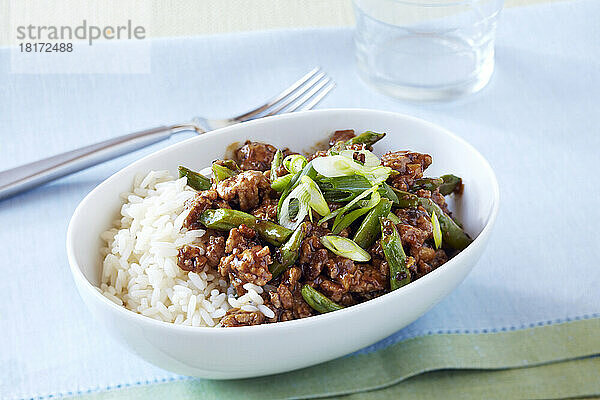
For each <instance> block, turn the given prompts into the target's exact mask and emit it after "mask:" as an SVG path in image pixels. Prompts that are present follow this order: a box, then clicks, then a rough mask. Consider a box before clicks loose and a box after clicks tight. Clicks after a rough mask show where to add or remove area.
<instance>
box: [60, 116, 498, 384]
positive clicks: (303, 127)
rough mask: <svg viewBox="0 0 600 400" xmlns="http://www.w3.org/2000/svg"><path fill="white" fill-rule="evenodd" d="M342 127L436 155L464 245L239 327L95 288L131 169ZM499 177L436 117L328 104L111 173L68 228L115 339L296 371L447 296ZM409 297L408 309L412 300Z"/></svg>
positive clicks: (191, 364) (94, 307) (368, 339)
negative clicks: (158, 311) (366, 290)
mask: <svg viewBox="0 0 600 400" xmlns="http://www.w3.org/2000/svg"><path fill="white" fill-rule="evenodd" d="M338 129H354V130H356V131H357V132H362V131H365V130H374V131H378V132H387V134H388V135H387V136H386V137H385V139H384V140H382V141H381V142H380V143H378V144H377V145H376V146H375V152H376V153H379V154H381V153H382V152H385V151H387V150H404V149H411V150H415V151H419V152H424V153H428V154H431V155H432V156H433V164H432V166H431V167H430V168H429V169H428V170H427V174H428V175H430V176H437V175H440V174H443V173H453V174H456V175H459V176H461V177H462V178H463V180H464V183H465V192H464V194H463V195H462V197H460V198H459V200H458V201H456V204H451V207H452V209H453V210H455V213H456V215H457V216H458V218H459V219H460V220H461V221H462V222H463V224H464V227H465V229H466V231H467V232H468V233H469V234H470V235H471V236H472V237H474V238H475V241H474V242H473V243H472V244H471V245H469V247H468V248H467V249H465V250H464V251H463V252H461V253H460V254H458V255H457V256H456V257H454V258H453V259H452V260H450V261H449V262H448V263H446V264H444V265H443V266H441V267H440V268H438V269H436V270H435V271H433V272H431V273H430V274H428V275H426V276H425V277H423V278H421V279H419V280H417V281H415V282H413V283H411V284H409V285H407V286H405V287H403V288H400V289H398V290H396V291H394V292H392V293H388V294H386V295H384V296H381V297H378V298H376V299H374V300H370V301H367V302H365V303H362V304H358V305H355V306H352V307H348V308H346V309H344V310H340V311H336V312H333V313H329V314H324V315H319V316H315V317H311V318H305V319H301V320H295V321H288V322H282V323H276V324H267V325H259V326H250V327H239V328H199V327H190V326H178V325H174V324H169V323H165V322H159V321H156V320H154V319H151V318H148V317H145V316H142V315H139V314H136V313H134V312H132V311H129V310H127V309H125V308H124V307H120V306H117V305H116V304H114V303H112V302H111V301H110V300H108V299H106V298H105V297H103V296H102V295H101V294H100V293H99V292H98V291H97V290H96V289H95V288H94V286H95V285H97V284H98V282H99V279H100V271H101V256H100V253H99V249H100V247H101V240H100V238H99V235H100V233H101V232H103V231H104V230H106V229H107V228H109V227H110V224H111V221H112V220H114V219H115V217H117V216H118V213H119V210H120V206H121V200H120V199H119V193H121V192H124V191H127V190H129V189H130V187H131V185H132V182H133V178H134V175H135V174H136V173H139V172H147V171H149V170H163V169H168V170H170V171H171V172H172V173H173V174H174V176H175V174H176V173H177V166H178V165H186V166H188V167H190V168H197V169H200V168H203V167H206V166H208V165H209V163H210V162H211V161H212V160H214V159H216V158H219V157H222V156H223V154H224V150H225V148H226V147H227V145H229V144H231V143H232V142H243V141H245V140H247V139H251V140H256V141H265V142H268V143H272V144H273V145H275V146H278V147H286V146H287V147H290V148H291V149H294V150H297V151H298V150H299V151H302V150H310V149H311V147H312V146H314V144H315V143H316V142H319V141H323V139H324V138H326V137H328V135H329V134H330V133H332V132H333V131H335V130H338ZM498 200H499V195H498V183H497V181H496V177H495V175H494V172H493V171H492V169H491V167H490V165H489V164H488V162H487V161H486V160H485V159H484V158H483V157H482V156H481V154H479V153H478V152H477V150H475V149H474V148H473V147H472V146H471V145H469V144H468V143H466V142H465V141H464V140H462V139H460V138H458V137H457V136H455V135H454V134H452V133H450V132H448V131H446V130H444V129H442V128H440V127H438V126H436V125H433V124H431V123H428V122H425V121H422V120H419V119H416V118H412V117H408V116H405V115H400V114H396V113H390V112H382V111H373V110H360V109H354V110H353V109H332V110H318V111H308V112H299V113H293V114H287V115H282V116H276V117H270V118H264V119H260V120H257V121H252V122H248V123H244V124H240V125H235V126H231V127H227V128H223V129H219V130H216V131H213V132H210V133H207V134H205V135H202V136H198V137H194V138H192V139H189V140H186V141H184V142H181V143H178V144H175V145H172V146H170V147H168V148H165V149H163V150H160V151H158V152H156V153H154V154H151V155H149V156H147V157H144V158H143V159H141V160H139V161H137V162H135V163H133V164H132V165H130V166H128V167H127V168H125V169H123V170H122V171H120V172H118V173H116V174H114V175H113V176H111V177H110V178H108V179H107V180H106V181H105V182H103V183H102V184H100V185H99V186H98V187H96V188H95V189H94V190H93V191H92V192H91V193H90V194H89V195H87V196H86V197H85V199H83V201H82V202H81V204H80V205H79V207H77V209H76V210H75V213H74V214H73V217H72V219H71V223H70V225H69V230H68V233H67V253H68V257H69V263H70V266H71V271H72V273H73V278H74V279H75V283H76V285H77V289H78V290H79V293H80V294H81V297H82V298H83V300H84V301H85V303H86V304H87V306H88V308H89V310H90V312H91V313H92V315H93V316H94V317H95V318H96V319H97V320H98V321H99V323H100V324H102V325H104V327H105V328H106V330H107V332H109V333H110V334H111V335H112V336H114V337H115V338H116V339H118V340H120V341H121V342H122V343H124V344H125V346H127V347H128V348H130V349H131V350H132V351H133V352H135V353H136V354H138V355H139V356H141V357H142V358H144V359H146V360H147V361H149V362H151V363H153V364H155V365H157V366H159V367H162V368H164V369H167V370H170V371H173V372H176V373H179V374H183V375H191V376H197V377H203V378H213V379H231V378H246V377H254V376H260V375H268V374H273V373H279V372H285V371H290V370H293V369H297V368H302V367H307V366H310V365H314V364H317V363H321V362H324V361H328V360H331V359H333V358H336V357H340V356H343V355H345V354H348V353H350V352H353V351H355V350H358V349H360V348H363V347H365V346H368V345H370V344H372V343H375V342H377V341H379V340H381V339H383V338H385V337H387V336H389V335H391V334H392V333H394V332H396V331H398V330H399V329H401V328H403V327H404V326H406V325H408V324H409V323H411V322H413V321H414V320H415V319H417V318H418V317H419V316H421V315H423V314H424V313H425V312H426V311H427V310H429V309H430V308H431V307H433V306H434V305H435V304H436V303H437V302H439V301H440V300H441V299H442V298H443V297H444V296H446V295H448V294H449V293H450V292H451V291H452V290H453V289H454V288H456V286H457V285H458V284H459V283H460V282H461V281H462V280H463V279H464V277H465V276H466V275H467V273H468V272H469V271H470V270H471V269H472V268H473V267H474V266H475V263H476V262H477V260H478V259H479V257H480V256H481V254H482V252H483V250H484V248H485V246H486V243H487V241H488V239H489V235H490V231H491V229H492V225H493V224H494V220H495V219H496V214H497V211H498ZM406 304H410V307H406Z"/></svg>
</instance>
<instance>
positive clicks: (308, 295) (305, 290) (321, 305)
mask: <svg viewBox="0 0 600 400" xmlns="http://www.w3.org/2000/svg"><path fill="white" fill-rule="evenodd" d="M301 293H302V297H303V298H304V301H306V302H307V303H308V305H309V306H311V307H312V308H313V309H315V310H316V311H318V312H319V313H321V314H324V313H328V312H331V311H337V310H341V309H342V308H344V306H340V305H339V304H337V303H334V302H333V301H332V300H330V299H328V298H327V297H325V296H324V295H323V294H322V293H320V292H319V291H317V290H316V289H315V288H313V287H311V286H309V285H304V286H303V287H302V290H301Z"/></svg>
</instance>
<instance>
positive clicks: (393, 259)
mask: <svg viewBox="0 0 600 400" xmlns="http://www.w3.org/2000/svg"><path fill="white" fill-rule="evenodd" d="M380 223H381V246H382V247H383V254H384V255H385V259H386V261H387V263H388V265H389V266H390V287H391V289H392V290H396V289H398V288H400V287H402V286H404V285H406V284H408V283H409V282H410V271H409V270H408V266H407V262H406V254H404V249H403V248H402V240H401V239H400V235H399V234H398V230H397V229H396V226H395V225H394V223H393V222H392V221H390V220H389V219H387V218H383V217H381V218H380Z"/></svg>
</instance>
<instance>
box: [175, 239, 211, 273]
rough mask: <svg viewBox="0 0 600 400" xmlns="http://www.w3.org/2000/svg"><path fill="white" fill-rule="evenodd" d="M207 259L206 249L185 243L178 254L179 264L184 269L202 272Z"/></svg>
mask: <svg viewBox="0 0 600 400" xmlns="http://www.w3.org/2000/svg"><path fill="white" fill-rule="evenodd" d="M207 261H208V260H207V258H206V257H205V256H204V251H203V250H202V249H201V248H199V247H196V246H190V245H185V246H183V247H182V248H180V249H179V253H178V254H177V265H178V266H179V268H181V269H182V270H184V271H193V272H201V271H202V270H203V269H204V266H205V265H206V263H207Z"/></svg>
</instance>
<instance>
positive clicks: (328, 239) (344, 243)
mask: <svg viewBox="0 0 600 400" xmlns="http://www.w3.org/2000/svg"><path fill="white" fill-rule="evenodd" d="M320 240H321V243H322V244H323V246H325V247H327V248H328V249H329V250H330V251H331V252H332V253H334V254H337V255H338V256H341V257H345V258H349V259H351V260H352V261H359V262H365V261H369V260H370V259H371V256H370V255H369V253H367V252H366V251H365V250H363V249H362V248H361V247H360V246H359V245H357V244H356V243H354V242H353V241H352V240H350V239H347V238H345V237H341V236H335V235H327V236H323V237H321V238H320Z"/></svg>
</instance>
